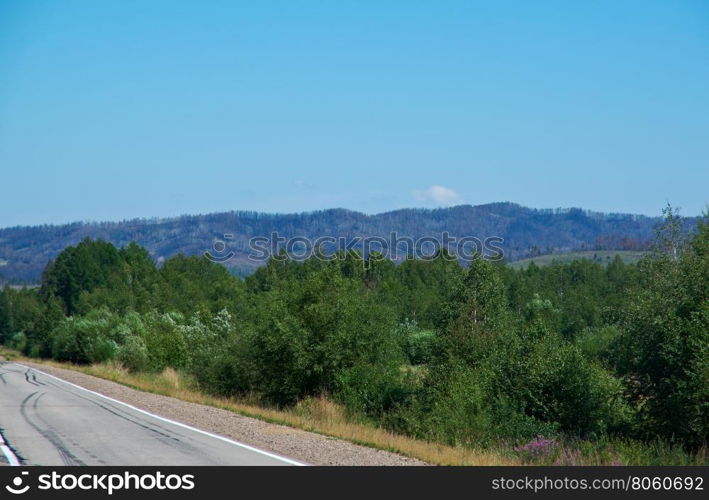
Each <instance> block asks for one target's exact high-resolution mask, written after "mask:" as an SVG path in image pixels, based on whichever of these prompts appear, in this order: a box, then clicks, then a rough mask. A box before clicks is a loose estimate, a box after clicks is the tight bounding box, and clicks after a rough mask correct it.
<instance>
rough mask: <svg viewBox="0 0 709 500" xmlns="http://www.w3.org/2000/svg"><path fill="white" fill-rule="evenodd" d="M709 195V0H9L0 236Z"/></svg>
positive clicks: (3, 58) (1, 42) (604, 207)
mask: <svg viewBox="0 0 709 500" xmlns="http://www.w3.org/2000/svg"><path fill="white" fill-rule="evenodd" d="M708 188H709V3H707V2H703V1H676V2H667V1H652V0H643V1H607V2H605V1H593V2H592V1H588V2H567V1H558V2H550V1H540V2H528V1H519V2H511V1H490V2H474V1H439V2H432V1H426V2H422V1H413V0H408V1H400V2H399V1H393V0H389V1H385V2H383V1H361V0H359V1H346V0H339V1H337V2H328V1H320V2H311V1H298V2H292V1H278V2H276V1H259V2H239V1H229V2H226V1H224V2H219V1H175V0H172V1H156V0H153V1H130V0H124V1H113V2H108V1H107V2H96V1H79V0H64V1H49V0H46V1H34V0H3V1H1V2H0V226H9V225H16V224H37V223H48V222H54V223H57V222H66V221H74V220H120V219H125V218H133V217H151V216H172V215H179V214H184V213H206V212H212V211H221V210H236V209H249V210H260V211H269V212H273V211H278V212H292V211H303V210H312V209H321V208H330V207H345V208H350V209H355V210H360V211H364V212H367V213H374V212H381V211H386V210H390V209H395V208H401V207H411V206H425V207H435V206H446V205H451V204H458V203H470V204H480V203H487V202H493V201H514V202H517V203H520V204H523V205H527V206H532V207H568V206H578V207H583V208H589V209H593V210H601V211H615V212H632V213H645V214H658V213H659V210H660V208H661V207H662V206H663V205H664V204H665V202H666V201H670V202H671V203H672V204H674V205H678V206H680V207H682V212H683V213H684V214H686V215H694V214H698V213H700V212H701V211H702V209H703V208H704V207H705V206H706V203H707V202H708V201H709V197H708V196H707V192H709V189H708Z"/></svg>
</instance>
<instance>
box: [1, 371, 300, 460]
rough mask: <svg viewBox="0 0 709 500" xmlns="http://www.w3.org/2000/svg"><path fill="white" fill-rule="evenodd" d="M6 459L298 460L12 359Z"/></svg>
mask: <svg viewBox="0 0 709 500" xmlns="http://www.w3.org/2000/svg"><path fill="white" fill-rule="evenodd" d="M2 461H5V462H7V463H9V464H10V465H152V466H155V465H300V464H298V462H296V461H294V460H290V459H288V458H286V457H280V456H278V455H275V454H272V453H268V452H265V451H262V450H258V449H256V448H253V447H250V446H247V445H245V444H242V443H238V442H236V441H233V440H230V439H227V438H224V437H221V436H217V435H215V434H211V433H208V432H205V431H201V430H199V429H196V428H194V427H190V426H187V425H184V424H180V423H178V422H174V421H171V420H168V419H164V418H162V417H159V416H157V415H153V414H151V413H148V412H145V411H143V410H140V409H138V408H134V407H131V406H130V405H126V404H124V403H121V402H119V401H116V400H112V399H111V398H107V397H105V396H101V395H100V394H97V393H94V392H91V391H88V390H86V389H82V388H80V387H78V386H75V385H73V384H70V383H69V382H65V381H62V380H60V379H57V378H55V377H52V376H51V375H48V374H44V373H42V372H39V371H37V370H34V369H32V368H28V367H26V366H23V365H21V364H17V363H10V362H2V363H0V462H2Z"/></svg>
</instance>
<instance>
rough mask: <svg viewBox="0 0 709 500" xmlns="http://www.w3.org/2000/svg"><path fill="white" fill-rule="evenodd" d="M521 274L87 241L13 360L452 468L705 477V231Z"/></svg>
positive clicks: (62, 268) (677, 230)
mask: <svg viewBox="0 0 709 500" xmlns="http://www.w3.org/2000/svg"><path fill="white" fill-rule="evenodd" d="M665 215H666V219H665V223H664V224H663V225H662V226H661V227H659V228H658V237H657V244H656V248H655V250H654V251H653V252H649V253H648V254H647V255H645V256H644V257H643V258H642V259H641V260H640V261H639V262H638V263H637V264H626V263H624V262H623V261H622V260H621V259H620V258H619V257H618V258H615V259H614V260H613V261H612V262H610V263H608V264H607V265H602V264H600V263H598V262H593V261H589V260H580V261H574V262H570V263H561V262H556V263H552V264H550V265H548V266H545V267H539V266H537V265H535V264H534V263H530V264H529V266H528V267H526V268H525V269H521V270H516V269H512V268H510V267H508V266H506V265H505V264H504V263H493V262H489V261H486V260H483V259H476V260H475V261H474V262H473V263H472V264H471V265H470V266H469V267H468V268H463V267H461V266H460V265H459V264H458V263H457V262H456V261H454V260H452V259H449V258H448V256H447V255H446V254H445V253H441V254H439V255H438V256H437V258H435V259H432V260H427V261H423V260H408V261H406V262H404V263H402V264H400V265H394V264H393V263H391V262H390V261H388V260H386V259H383V258H382V257H381V256H379V255H376V254H373V255H370V256H368V258H367V259H365V260H363V259H361V258H360V256H359V255H357V254H355V253H354V252H350V253H341V254H336V255H334V256H331V257H330V258H327V259H325V258H312V259H309V260H307V261H305V262H297V261H294V260H290V259H288V258H287V256H280V258H275V259H272V260H271V261H270V262H269V263H268V264H267V265H266V266H263V267H261V268H259V269H258V270H257V271H256V272H255V273H254V274H253V275H251V276H249V277H248V278H246V279H240V278H237V277H234V276H232V275H231V274H229V272H228V271H227V270H226V269H225V268H224V267H222V266H220V265H217V264H214V263H212V262H210V261H208V260H207V259H204V258H198V257H185V256H182V255H179V256H176V257H173V258H171V259H169V260H167V261H166V262H165V263H164V264H163V265H162V266H160V267H157V266H156V265H155V264H154V262H153V261H152V259H151V258H150V255H149V254H148V252H147V251H146V250H145V249H143V248H141V247H139V246H138V245H136V244H130V245H127V246H125V247H123V248H120V249H117V248H115V247H114V246H113V245H111V244H109V243H106V242H103V241H92V240H84V241H82V242H81V243H79V244H78V245H77V246H75V247H68V248H67V249H65V250H64V251H63V252H62V253H61V254H60V255H59V256H58V257H57V258H56V259H55V260H54V261H52V262H51V263H50V264H49V265H48V266H47V268H46V270H45V272H44V274H43V280H42V285H41V287H40V288H39V289H36V290H34V289H26V290H14V289H10V288H5V289H4V290H3V291H2V293H0V343H2V344H4V345H6V346H7V347H8V348H11V349H14V350H16V351H19V352H22V353H23V354H24V355H25V356H29V357H33V358H45V359H50V358H51V359H53V360H56V361H60V362H65V363H72V364H73V365H74V368H78V369H80V370H82V371H85V372H86V373H89V374H93V375H98V376H101V377H104V378H108V379H111V380H115V381H118V382H121V383H125V384H127V385H131V386H133V387H136V388H139V389H142V390H149V391H153V392H158V393H162V394H167V395H171V396H176V397H180V398H183V399H187V400H190V401H196V402H200V403H207V404H214V405H217V406H222V407H225V408H229V409H232V410H234V411H237V412H240V413H245V414H249V415H252V416H258V417H260V418H266V419H270V420H272V421H276V422H280V423H286V424H289V425H293V426H296V427H301V428H306V429H309V430H315V431H318V432H322V433H325V434H330V435H333V436H338V437H342V438H346V439H350V440H352V441H355V442H358V443H361V444H367V445H371V446H377V447H381V448H384V449H389V450H392V451H398V452H401V453H405V454H409V455H411V456H415V457H417V458H421V459H423V460H427V461H430V462H432V463H440V464H496V463H528V464H579V465H580V464H608V465H610V464H618V465H621V464H622V465H637V464H668V465H669V464H698V463H701V464H706V463H707V462H708V458H707V455H708V453H707V443H708V441H709V403H708V401H709V225H707V222H706V218H705V219H704V220H700V221H699V224H698V227H697V229H696V231H695V232H694V233H693V234H692V235H691V236H687V235H685V233H683V231H682V221H681V220H680V219H679V218H678V217H677V216H676V214H675V213H673V211H672V209H671V208H669V207H668V209H667V210H666V214H665Z"/></svg>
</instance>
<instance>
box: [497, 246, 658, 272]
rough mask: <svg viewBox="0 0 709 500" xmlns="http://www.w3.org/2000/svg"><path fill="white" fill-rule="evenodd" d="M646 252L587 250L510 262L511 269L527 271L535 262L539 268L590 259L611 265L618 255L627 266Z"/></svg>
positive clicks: (635, 261) (634, 262)
mask: <svg viewBox="0 0 709 500" xmlns="http://www.w3.org/2000/svg"><path fill="white" fill-rule="evenodd" d="M643 254H644V252H637V251H631V250H587V251H580V252H567V253H557V254H548V255H540V256H538V257H531V258H529V259H522V260H518V261H515V262H510V264H509V265H510V267H512V268H514V269H526V268H527V266H529V263H530V262H534V263H535V264H536V265H537V266H540V267H543V266H548V265H549V264H551V263H553V262H559V263H561V264H568V263H569V262H573V261H575V260H583V259H588V260H591V261H593V262H598V263H599V264H603V265H606V264H609V263H610V262H612V261H613V259H615V256H616V255H619V256H620V258H621V259H622V260H623V262H625V263H626V264H636V263H637V262H638V261H639V260H640V258H641V257H642V256H643Z"/></svg>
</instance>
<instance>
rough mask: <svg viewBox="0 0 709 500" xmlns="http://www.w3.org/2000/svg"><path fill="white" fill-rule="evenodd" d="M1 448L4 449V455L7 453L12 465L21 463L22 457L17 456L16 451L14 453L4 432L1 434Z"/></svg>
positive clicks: (15, 465)
mask: <svg viewBox="0 0 709 500" xmlns="http://www.w3.org/2000/svg"><path fill="white" fill-rule="evenodd" d="M0 450H2V453H3V455H5V458H7V461H8V462H9V463H10V465H12V466H13V467H17V466H18V465H20V459H19V458H17V455H15V453H13V451H12V450H11V449H10V447H9V446H8V445H7V444H6V443H5V439H3V437H2V434H0Z"/></svg>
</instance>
